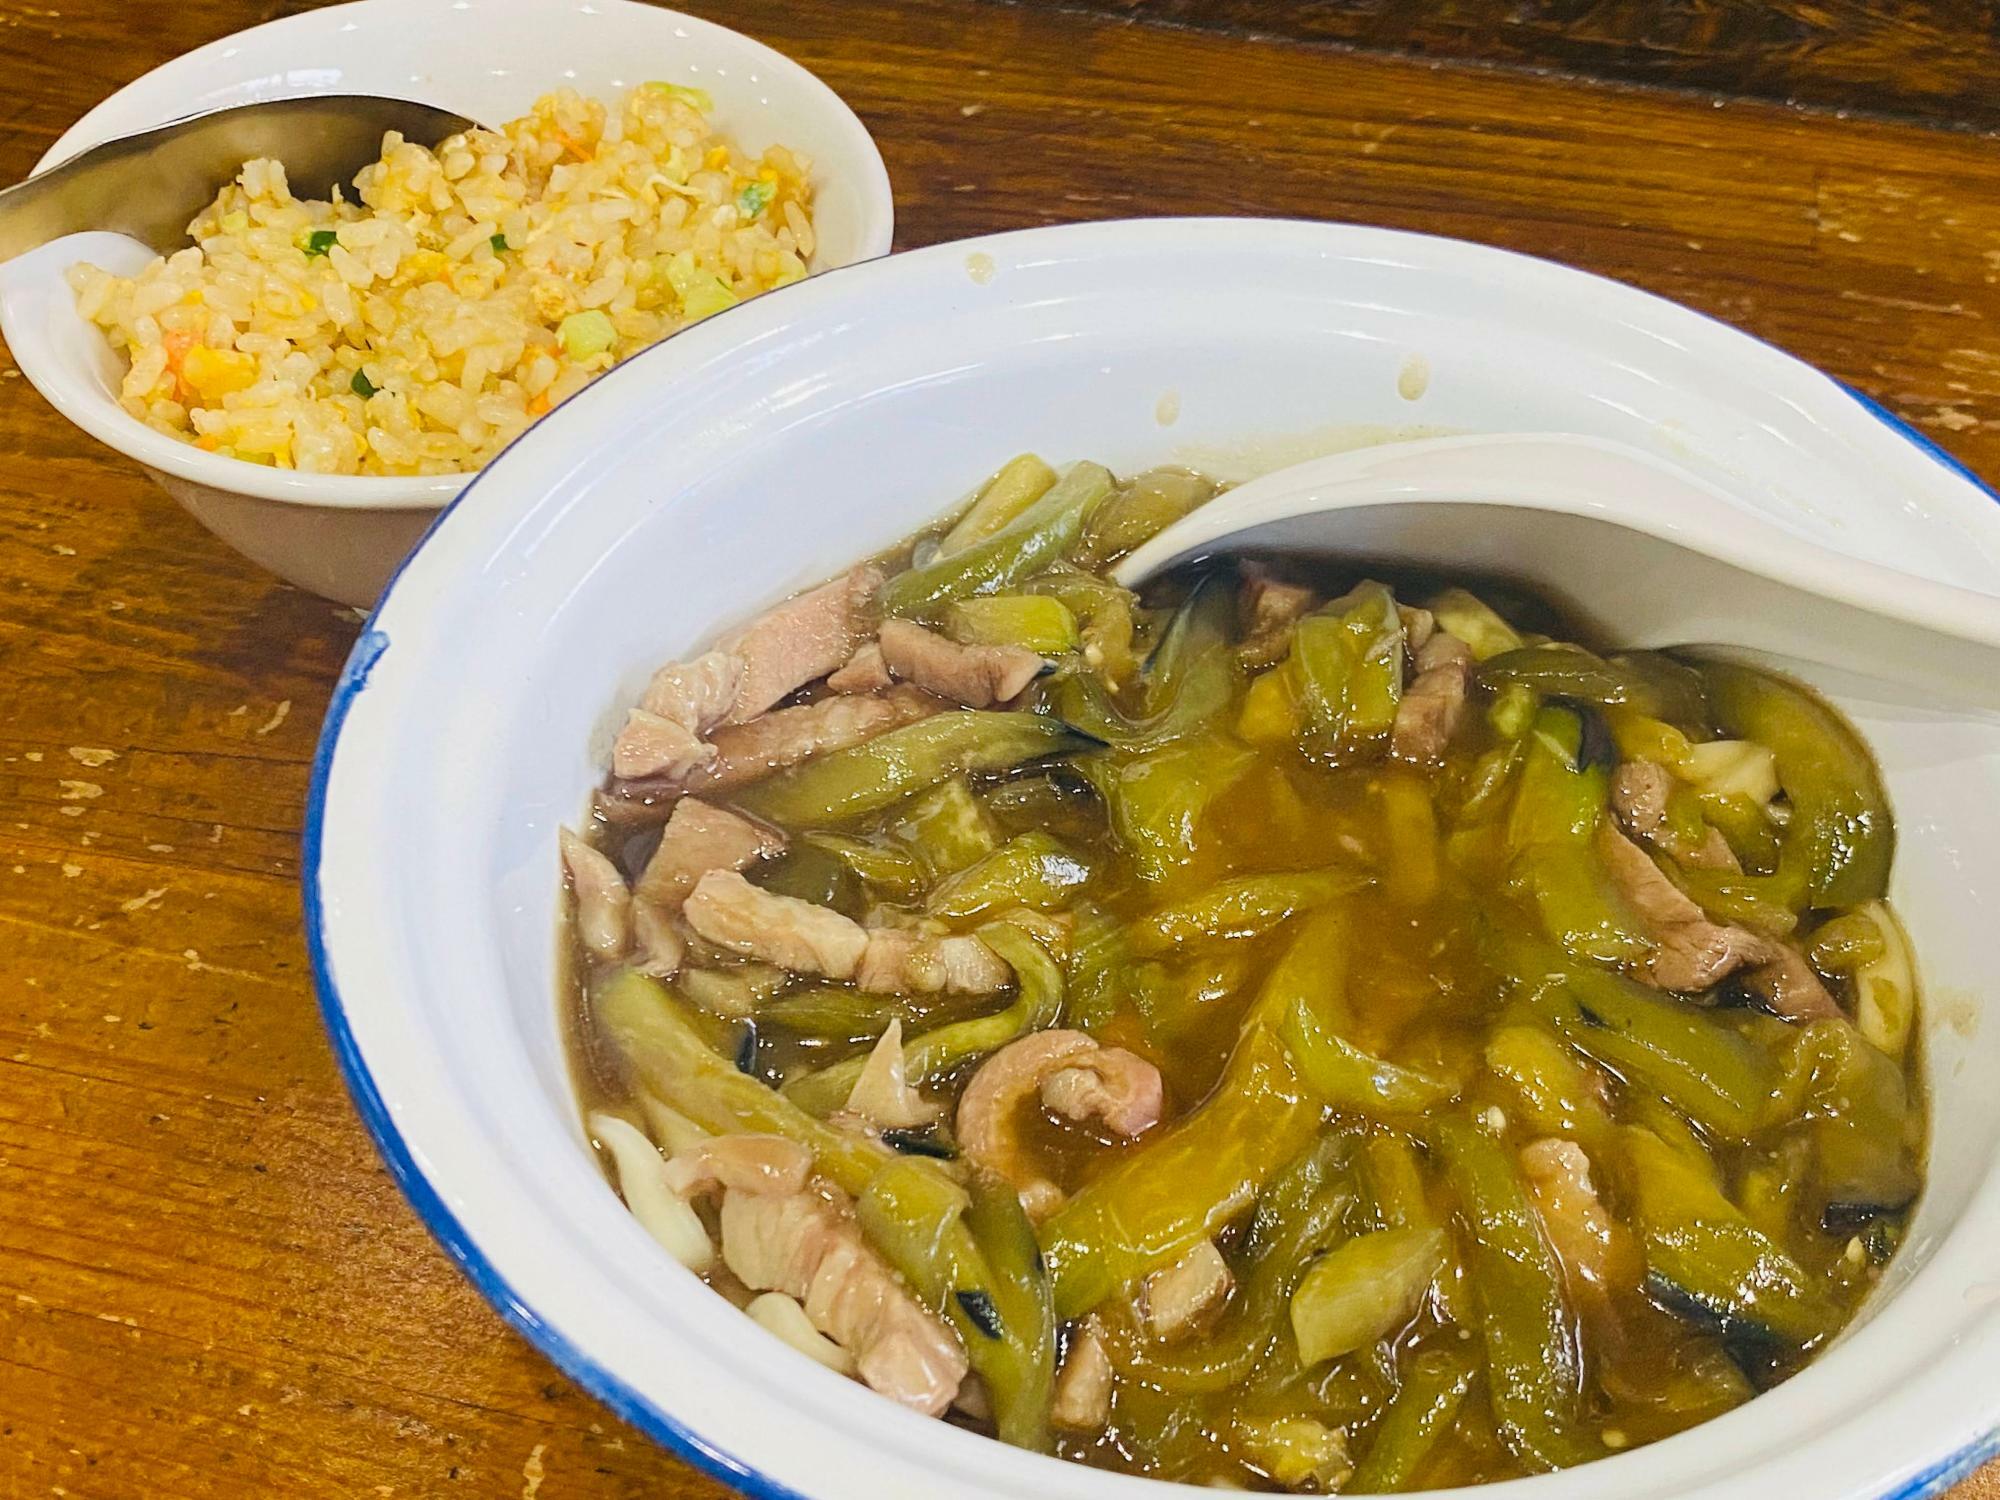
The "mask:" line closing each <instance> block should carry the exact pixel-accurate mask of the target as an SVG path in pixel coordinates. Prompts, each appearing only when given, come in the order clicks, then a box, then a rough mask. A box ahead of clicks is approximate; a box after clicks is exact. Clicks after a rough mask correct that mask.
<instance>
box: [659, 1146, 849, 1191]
mask: <svg viewBox="0 0 2000 1500" xmlns="http://www.w3.org/2000/svg"><path fill="white" fill-rule="evenodd" d="M812 1167H813V1158H812V1152H810V1151H808V1150H807V1149H806V1148H805V1147H804V1146H801V1145H800V1144H799V1143H798V1142H797V1141H794V1140H789V1139H787V1138H786V1137H784V1136H781V1135H712V1136H708V1137H706V1138H704V1139H702V1140H699V1141H696V1142H695V1143H694V1144H693V1145H691V1146H686V1147H683V1148H682V1149H681V1150H679V1151H676V1152H675V1153H674V1154H673V1156H672V1157H670V1158H669V1159H668V1161H667V1163H666V1180H667V1185H668V1186H669V1187H671V1188H672V1189H673V1190H674V1191H675V1192H676V1193H679V1194H680V1195H681V1196H682V1197H683V1198H695V1197H699V1196H701V1195H702V1194H704V1193H711V1192H717V1191H720V1190H722V1189H724V1188H734V1189H736V1190H737V1191H739V1192H746V1193H796V1192H799V1191H800V1190H802V1189H803V1188H804V1187H805V1185H806V1182H807V1180H808V1179H810V1178H811V1176H812Z"/></svg>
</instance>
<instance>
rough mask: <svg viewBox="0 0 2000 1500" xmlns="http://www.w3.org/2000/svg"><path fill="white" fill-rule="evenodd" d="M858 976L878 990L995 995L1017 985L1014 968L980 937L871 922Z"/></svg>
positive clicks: (859, 982)
mask: <svg viewBox="0 0 2000 1500" xmlns="http://www.w3.org/2000/svg"><path fill="white" fill-rule="evenodd" d="M852 977H853V979H854V984H855V987H856V988H857V989H863V990H868V991H870V992H871V993H874V994H878V995H990V994H993V993H994V992H995V991H997V990H1003V989H1005V988H1006V987H1007V986H1008V985H1010V984H1012V983H1013V982H1014V971H1013V969H1012V968H1010V967H1009V966H1008V964H1007V961H1006V960H1005V959H1003V958H1002V957H1000V955H999V954H997V953H995V952H994V951H993V950H992V949H991V948H989V947H987V946H986V945H985V944H984V943H982V942H980V941H979V939H978V938H976V937H971V936H934V935H932V934H929V933H927V932H924V931H921V930H913V929H907V928H901V927H871V928H869V929H868V940H867V947H866V948H865V949H864V951H863V953H862V955H861V961H860V964H859V965H858V967H857V968H856V969H855V972H854V974H853V976H852Z"/></svg>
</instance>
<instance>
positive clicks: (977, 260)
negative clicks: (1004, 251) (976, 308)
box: [965, 250, 1000, 286]
mask: <svg viewBox="0 0 2000 1500" xmlns="http://www.w3.org/2000/svg"><path fill="white" fill-rule="evenodd" d="M999 269H1000V268H999V267H998V266H996V265H995V264H994V263H993V257H992V256H990V255H988V254H987V253H986V252H985V251H984V250H975V251H973V252H972V254H970V255H968V256H966V257H965V274H966V275H968V276H970V277H971V278H972V279H973V280H974V281H975V282H977V283H978V284H979V285H980V286H985V285H986V284H987V283H988V282H989V281H991V280H992V279H993V275H994V272H996V271H998V270H999Z"/></svg>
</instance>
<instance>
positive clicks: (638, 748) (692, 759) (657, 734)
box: [611, 708, 715, 781]
mask: <svg viewBox="0 0 2000 1500" xmlns="http://www.w3.org/2000/svg"><path fill="white" fill-rule="evenodd" d="M714 759H715V747H714V746H713V745H710V744H708V743H706V742H705V741H704V740H703V739H702V738H701V737H700V736H699V735H697V734H696V733H695V732H694V731H693V730H692V729H690V728H688V727H687V725H685V724H682V723H679V722H678V721H676V720H674V719H668V718H663V717H662V716H661V715H659V714H656V713H653V712H651V711H650V710H648V709H644V708H635V709H633V710H632V711H631V712H630V713H628V714H627V715H626V716H625V727H624V728H623V729H621V730H619V731H618V738H617V739H616V740H615V741H613V742H612V746H611V771H612V774H613V775H615V776H617V777H619V778H621V779H623V780H628V781H636V780H648V779H652V778H664V779H666V780H669V781H678V780H680V779H682V778H683V777H685V776H686V775H687V774H688V773H689V772H690V771H693V770H694V769H696V768H697V767H699V766H705V765H707V764H708V763H709V762H710V761H712V760H714Z"/></svg>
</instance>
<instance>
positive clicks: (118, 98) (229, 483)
mask: <svg viewBox="0 0 2000 1500" xmlns="http://www.w3.org/2000/svg"><path fill="white" fill-rule="evenodd" d="M432 3H433V8H436V9H457V8H461V7H459V6H456V5H452V4H451V3H450V0H432ZM486 3H487V4H488V5H490V6H492V7H494V8H496V9H500V10H505V9H507V8H509V7H510V6H511V7H515V8H519V9H522V10H531V9H540V6H538V5H537V4H536V3H535V0H486ZM411 4H412V0H346V3H344V4H340V5H333V6H328V7H325V8H322V9H320V10H314V11H304V12H301V13H299V14H297V15H290V16H281V17H279V18H277V19H275V20H271V21H264V22H261V23H259V24H258V25H256V26H247V27H244V28H243V29H242V30H240V31H234V32H231V33H229V34H228V35H226V36H222V37H218V38H216V39H215V40H214V41H211V42H207V43H204V44H203V45H202V46H200V47H197V48H195V49H194V50H192V51H190V52H184V53H182V54H180V55H179V56H178V57H173V58H169V59H168V60H167V61H165V62H163V63H160V64H159V65H158V66H156V67H153V68H150V69H148V70H147V71H146V72H144V73H142V74H140V75H139V76H138V77H137V78H135V79H133V80H132V81H131V82H129V83H126V84H124V85H122V86H120V87H119V88H118V89H116V90H114V91H113V92H112V93H110V94H108V95H106V96H105V97H104V98H103V99H100V100H99V101H98V102H97V103H96V104H94V105H92V106H91V107H90V108H89V109H88V110H86V111H85V112H84V113H83V114H82V115H80V116H78V117H77V119H76V120H74V121H73V122H71V124H70V125H69V127H68V128H67V129H66V130H64V131H63V133H62V134H61V135H60V136H58V137H57V138H56V140H55V143H54V144H53V145H51V146H50V147H49V148H48V150H46V151H45V152H43V153H42V155H41V157H40V158H39V159H38V160H37V161H36V163H35V166H34V171H33V172H31V173H30V174H29V175H30V176H33V175H35V174H37V173H41V172H44V171H46V170H48V169H49V168H50V167H52V166H56V165H58V164H60V163H61V162H64V161H67V160H68V159H69V158H71V157H72V156H75V155H77V154H78V153H79V152H81V151H85V150H88V149H89V148H90V147H91V146H93V145H97V144H100V143H101V142H102V141H104V140H108V139H112V138H114V137H115V136H116V135H119V134H122V133H123V132H122V131H110V130H105V129H104V128H103V125H102V122H103V120H104V119H105V118H106V117H107V116H111V115H115V114H116V113H117V112H118V111H119V109H120V108H121V107H122V106H123V104H124V103H125V102H127V101H129V100H130V99H131V98H132V97H133V96H134V95H135V94H138V93H141V92H142V91H144V90H146V89H148V88H157V87H159V86H160V84H161V83H162V82H165V81H171V80H172V79H174V78H176V77H178V76H180V75H181V74H182V73H184V72H188V73H192V72H195V71H198V70H199V69H201V68H203V67H205V66H208V65H210V64H211V63H213V64H217V65H227V64H228V62H229V60H230V59H231V58H232V57H233V56H234V54H235V52H236V50H238V49H239V48H240V47H241V46H242V43H243V39H244V38H245V37H250V36H255V37H257V38H259V39H260V41H268V40H269V39H270V38H271V37H273V36H277V35H279V34H281V33H282V34H286V35H289V33H291V32H294V31H297V32H300V33H302V34H304V33H316V32H317V31H319V30H321V29H324V28H325V27H326V26H328V24H329V22H330V21H331V23H332V24H333V25H335V26H336V27H337V26H338V25H339V23H340V22H341V20H342V19H343V18H345V19H347V20H350V21H351V20H352V19H353V18H354V17H355V15H356V13H357V12H363V11H366V12H383V13H386V12H390V11H393V12H394V13H395V14H396V15H397V16H398V17H399V18H402V17H406V16H407V15H408V11H409V7H410V6H411ZM587 5H588V8H591V9H594V10H605V9H612V10H618V11H625V12H631V13H644V14H645V15H647V16H648V17H650V18H651V19H652V21H653V22H655V23H657V24H661V25H667V26H675V27H683V28H686V31H687V33H689V34H693V35H700V36H705V37H707V38H709V39H713V40H720V41H721V43H722V45H726V46H736V47H740V48H742V49H744V50H745V52H746V53H747V55H748V56H749V58H751V59H752V60H753V61H754V62H755V64H756V66H758V67H759V68H761V69H764V70H766V71H768V72H769V73H770V74H771V75H772V77H773V78H774V79H778V80H782V83H781V85H780V86H781V87H785V88H788V89H790V90H793V91H796V92H797V93H798V94H799V95H801V96H802V97H804V98H807V99H810V100H814V101H816V102H817V103H819V104H820V105H821V106H823V107H824V108H825V109H826V111H827V115H828V120H829V124H830V127H831V129H832V131H833V132H835V133H837V134H838V135H839V136H841V137H843V138H844V143H845V152H846V154H851V155H852V156H853V158H854V163H855V166H856V167H857V168H858V170H859V177H858V180H857V182H856V184H855V186H856V187H857V188H858V190H859V192H860V194H861V198H862V204H863V215H862V225H861V244H860V247H859V253H858V254H857V255H856V256H855V257H854V259H852V260H849V261H845V262H843V263H842V264H841V265H839V266H828V267H825V268H823V269H822V270H820V271H815V272H813V273H812V275H813V276H820V275H824V274H826V272H827V271H833V270H843V269H845V268H846V267H847V266H849V265H858V264H860V263H862V262H863V261H868V260H875V259H879V258H880V257H882V256H884V255H887V254H888V253H889V250H890V246H891V242H892V241H893V239H894V236H895V228H896V209H895V194H894V191H893V190H892V188H891V185H890V182H889V169H888V166H887V164H886V163H885V162H884V161H883V159H882V151H881V147H880V146H879V145H878V144H877V142H876V140H875V137H874V135H873V134H872V133H871V132H870V131H869V129H868V127H867V125H865V124H864V123H863V122H862V120H861V117H860V116H859V115H857V114H856V113H855V112H854V108H853V106H851V105H850V104H849V103H848V102H847V101H846V100H845V99H844V98H842V97H841V96H840V95H839V94H838V93H837V92H835V91H834V89H833V87H832V85H830V84H828V83H827V82H826V80H824V79H823V78H821V77H820V76H819V75H818V74H817V73H814V72H813V71H812V70H811V69H810V68H808V67H806V66H805V64H803V63H800V62H796V61H794V60H793V59H792V58H790V57H788V56H787V55H786V54H784V53H783V52H780V51H779V50H778V49H777V48H775V47H773V46H771V45H770V44H769V43H768V42H763V41H759V40H758V39H757V38H756V37H753V36H750V35H748V34H746V33H744V32H741V31H737V30H734V29H733V28H731V27H728V26H723V25H721V24H719V23H717V22H715V21H709V20H704V19H703V18H702V17H700V16H694V15H689V14H687V13H686V12H685V11H678V10H669V9H666V8H664V7H662V6H657V5H652V4H643V3H641V0H587ZM325 92H329V90H328V89H322V88H311V87H301V88H293V87H290V86H287V87H284V88H281V89H275V90H272V91H270V92H269V93H268V95H265V97H268V98H272V99H277V98H294V97H303V96H308V95H311V94H316V93H325ZM418 92H420V93H421V92H422V91H421V90H419V91H418ZM147 113H148V114H150V113H153V112H152V111H150V110H149V111H147ZM155 123H156V124H157V123H164V121H163V120H162V121H156V122H155ZM814 154H815V155H817V156H823V155H824V154H825V152H824V149H822V150H821V151H819V152H815V153H814ZM51 243H59V242H53V241H52V242H51ZM807 279H808V280H810V279H811V277H810V276H809V277H808V278H807ZM776 290H777V291H785V290H787V288H784V287H779V288H777V289H776ZM763 295H765V296H770V295H772V294H771V293H769V292H767V293H764V294H763ZM5 321H6V319H5V318H4V316H0V324H4V322H5ZM690 326H693V325H690ZM4 332H5V334H6V336H7V340H8V344H9V347H10V348H12V349H13V350H14V354H15V361H16V363H17V364H19V365H20V367H21V373H22V374H23V375H25V376H26V377H27V378H28V380H29V382H30V383H31V384H33V385H34V386H35V388H36V389H37V390H38V391H40V392H41V394H42V396H43V398H44V399H46V400H47V401H48V402H49V404H50V405H52V406H54V407H55V408H56V410H57V411H58V412H59V413H60V414H61V415H62V416H63V417H64V418H65V419H67V420H68V421H69V422H70V423H72V424H73V425H74V426H76V427H79V428H81V429H82V430H83V431H85V432H87V433H89V434H90V435H91V436H92V437H94V438H96V439H97V440H98V441H99V442H101V443H103V444H104V445H105V446H106V447H108V448H111V449H114V450H116V451H117V452H119V453H122V454H124V455H125V456H126V457H127V458H130V459H132V460H134V461H135V462H137V463H140V464H143V465H145V466H146V467H147V468H148V469H154V470H158V471H159V472H161V473H163V474H165V475H168V476H171V477H172V478H174V479H177V480H181V481H184V482H186V483H189V484H195V485H201V486H204V487H206V488H209V489H215V490H222V491H225V492H227V493H231V494H236V495H246V496H250V497H253V498H255V499H260V500H273V501H277V502H279V503H281V504H292V505H309V506H315V507H322V508H326V509H337V510H431V509H436V508H439V507H442V506H444V505H447V504H449V503H450V502H451V500H452V499H453V497H455V496H456V495H457V494H458V493H459V492H460V491H462V490H463V489H465V488H466V486H467V484H468V483H469V482H470V480H471V479H472V478H474V477H475V476H476V475H477V474H478V473H479V472H480V471H479V470H477V469H471V470H460V471H457V472H454V473H450V474H309V473H304V472H302V471H300V470H297V469H279V468H272V467H268V466H266V465H263V464H255V463H251V462H249V461H248V460H246V459H240V458H224V457H221V456H220V455H218V454H213V453H206V452H203V451H202V450H201V449H200V448H197V447H195V446H194V445H193V444H192V443H187V442H183V441H182V440H181V439H179V438H176V437H171V436H169V435H168V434H166V433H164V432H159V431H156V430H155V429H153V428H151V427H149V426H147V425H146V424H145V423H144V422H142V421H140V420H139V419H138V418H137V417H134V416H133V415H132V414H131V413H130V412H128V411H126V410H125V409H124V407H122V406H121V405H119V404H118V402H117V401H116V400H115V399H108V400H98V399H94V397H82V398H79V397H77V396H75V395H74V394H73V393H72V392H71V390H70V389H69V387H68V384H67V383H57V382H48V383H45V382H44V381H43V380H41V379H38V378H37V375H38V373H39V372H42V371H47V370H51V369H52V368H54V367H55V366H56V364H57V363H58V362H57V361H54V360H51V359H46V358H44V353H45V348H46V345H45V341H44V340H42V339H40V338H37V337H28V338H17V337H16V332H17V330H15V329H12V328H6V329H4ZM667 337H668V338H672V337H673V335H672V334H668V335H667ZM658 342H665V340H660V341H658ZM649 347H650V346H649ZM639 352H644V351H639ZM121 357H122V356H121ZM632 358H636V354H635V355H632V356H628V357H627V359H626V361H625V362H626V363H630V361H631V359H632ZM616 368H618V367H617V366H613V369H616ZM609 373H610V371H608V370H607V371H604V372H602V374H600V376H599V377H598V378H599V379H601V378H602V377H603V375H604V374H609ZM591 384H593V385H594V384H596V381H592V382H591ZM584 389H586V390H587V389H589V387H588V386H586V387H585V388H584ZM579 394H580V393H579ZM569 399H574V397H571V398H569ZM561 404H564V405H566V404H567V400H566V401H565V402H563V403H561ZM553 409H554V408H551V410H553ZM543 415H544V416H546V415H548V413H546V412H545V413H543ZM535 420H536V421H540V420H541V418H539V417H538V418H536V419H535ZM529 425H530V426H533V425H534V424H533V423H530V424H529ZM495 457H496V459H497V457H498V455H495Z"/></svg>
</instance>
